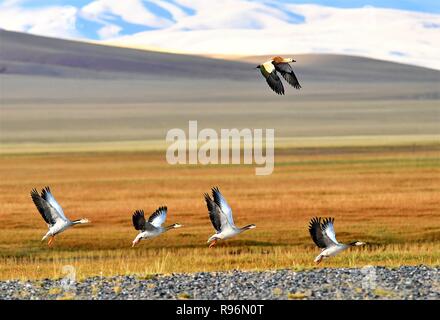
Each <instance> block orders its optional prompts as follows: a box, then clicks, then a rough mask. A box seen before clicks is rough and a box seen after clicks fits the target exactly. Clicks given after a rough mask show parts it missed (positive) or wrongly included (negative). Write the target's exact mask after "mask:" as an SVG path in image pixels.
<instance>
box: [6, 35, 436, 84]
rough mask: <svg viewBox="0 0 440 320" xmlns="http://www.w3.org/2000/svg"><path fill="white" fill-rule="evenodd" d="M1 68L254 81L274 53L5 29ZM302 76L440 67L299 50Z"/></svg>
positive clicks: (417, 74)
mask: <svg viewBox="0 0 440 320" xmlns="http://www.w3.org/2000/svg"><path fill="white" fill-rule="evenodd" d="M0 39H1V50H0V72H1V73H4V74H22V75H41V76H53V77H66V78H96V79H101V78H115V77H116V78H127V77H129V78H133V77H134V78H141V79H159V78H169V77H182V78H199V79H217V78H218V79H231V80H241V81H243V80H246V81H251V80H252V81H254V80H255V79H256V78H258V77H260V75H259V72H257V71H256V70H255V66H256V65H257V64H259V63H261V62H263V61H265V60H267V59H268V58H269V56H253V57H245V58H240V59H239V60H238V61H231V60H221V59H211V58H206V57H201V56H195V55H182V54H171V53H162V52H154V51H145V50H135V49H127V48H119V47H112V46H105V45H96V44H91V43H85V42H79V41H68V40H60V39H55V38H48V37H41V36H34V35H29V34H25V33H19V32H10V31H5V30H0ZM285 56H294V57H295V59H296V60H297V63H295V64H293V66H294V68H295V70H297V72H298V74H299V76H300V78H301V79H304V80H306V81H332V82H353V81H354V82H384V81H396V82H401V81H404V82H411V81H426V82H431V81H439V80H440V72H439V71H436V70H431V69H426V68H422V67H416V66H410V65H403V64H398V63H392V62H386V61H380V60H374V59H368V58H361V57H355V56H345V55H330V54H307V55H295V54H291V53H286V54H285Z"/></svg>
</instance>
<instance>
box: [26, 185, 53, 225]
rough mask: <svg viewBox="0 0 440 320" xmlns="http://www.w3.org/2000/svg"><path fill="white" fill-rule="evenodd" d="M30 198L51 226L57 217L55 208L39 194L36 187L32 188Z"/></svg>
mask: <svg viewBox="0 0 440 320" xmlns="http://www.w3.org/2000/svg"><path fill="white" fill-rule="evenodd" d="M31 198H32V201H33V202H34V204H35V206H36V207H37V209H38V212H40V214H41V216H42V217H43V219H44V221H45V222H46V223H47V225H48V226H49V227H51V226H53V225H54V224H55V223H56V222H57V221H58V220H59V219H60V217H59V215H58V213H57V210H56V209H55V208H54V207H52V206H51V204H50V203H49V202H47V201H46V200H45V199H44V198H43V197H41V196H40V194H39V193H38V191H37V190H36V189H32V191H31Z"/></svg>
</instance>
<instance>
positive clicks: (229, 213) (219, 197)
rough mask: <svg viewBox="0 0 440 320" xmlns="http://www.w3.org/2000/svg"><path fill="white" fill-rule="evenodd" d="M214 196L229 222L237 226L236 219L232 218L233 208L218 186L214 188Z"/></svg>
mask: <svg viewBox="0 0 440 320" xmlns="http://www.w3.org/2000/svg"><path fill="white" fill-rule="evenodd" d="M212 197H213V199H214V202H215V203H216V204H217V205H218V206H219V207H220V209H221V210H222V211H223V213H224V214H225V215H226V217H227V218H228V221H229V224H230V225H231V226H235V224H234V219H233V218H232V209H231V207H230V206H229V204H228V203H227V202H226V199H225V197H223V195H222V194H221V192H220V190H219V188H218V187H214V188H212Z"/></svg>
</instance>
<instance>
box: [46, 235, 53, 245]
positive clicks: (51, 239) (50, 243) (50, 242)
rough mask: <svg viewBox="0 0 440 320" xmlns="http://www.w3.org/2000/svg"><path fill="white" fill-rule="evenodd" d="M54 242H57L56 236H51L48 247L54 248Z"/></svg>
mask: <svg viewBox="0 0 440 320" xmlns="http://www.w3.org/2000/svg"><path fill="white" fill-rule="evenodd" d="M54 241H55V236H51V237H50V238H49V241H48V242H47V245H48V246H49V247H52V244H53V242H54Z"/></svg>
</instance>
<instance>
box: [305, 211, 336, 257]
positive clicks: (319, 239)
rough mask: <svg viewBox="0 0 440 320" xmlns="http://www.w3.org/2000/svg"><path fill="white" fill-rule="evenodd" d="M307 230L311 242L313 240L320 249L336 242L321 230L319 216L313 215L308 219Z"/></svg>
mask: <svg viewBox="0 0 440 320" xmlns="http://www.w3.org/2000/svg"><path fill="white" fill-rule="evenodd" d="M309 232H310V236H311V237H312V239H313V242H315V244H316V245H317V246H318V247H319V248H321V249H325V248H328V247H331V246H333V245H335V244H337V243H335V242H333V241H332V240H331V238H330V237H329V236H328V235H327V233H326V232H324V231H323V227H322V225H321V218H317V217H315V218H312V220H310V224H309Z"/></svg>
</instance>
